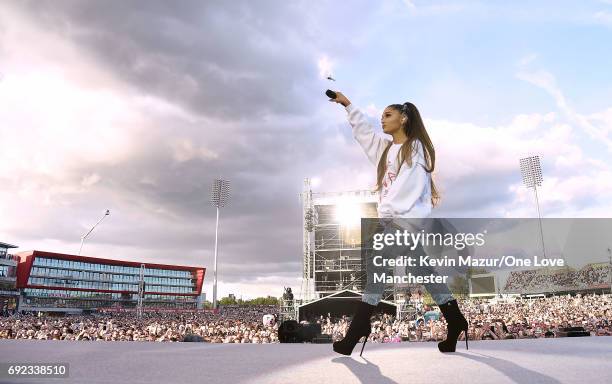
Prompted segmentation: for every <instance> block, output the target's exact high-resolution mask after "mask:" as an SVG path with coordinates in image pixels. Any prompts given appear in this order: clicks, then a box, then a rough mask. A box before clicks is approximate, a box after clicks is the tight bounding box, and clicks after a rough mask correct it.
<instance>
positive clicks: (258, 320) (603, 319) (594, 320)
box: [0, 294, 612, 343]
mask: <svg viewBox="0 0 612 384" xmlns="http://www.w3.org/2000/svg"><path fill="white" fill-rule="evenodd" d="M459 304H460V307H461V309H462V312H463V313H464V315H465V317H466V318H467V319H468V321H469V323H470V326H469V330H468V336H469V338H470V340H488V339H489V340H498V339H517V338H540V337H556V336H558V335H559V332H561V331H562V328H565V327H583V328H584V329H585V330H586V331H587V332H589V333H590V334H591V335H593V336H610V335H612V330H611V325H612V295H594V294H590V295H580V294H578V295H575V296H571V295H562V296H553V297H548V298H537V299H524V298H516V299H512V300H504V301H500V300H479V299H463V300H462V299H460V300H459ZM267 314H272V315H275V316H278V307H277V306H273V305H272V306H270V305H248V306H244V305H243V306H238V305H235V306H232V305H228V306H222V307H221V308H220V309H219V311H218V312H216V313H214V312H212V311H185V312H170V311H168V312H145V313H144V314H143V316H142V317H141V318H138V317H137V316H136V314H135V313H134V312H127V313H105V314H94V315H69V316H65V317H54V316H37V315H34V314H13V315H11V316H8V317H3V318H0V339H38V340H103V341H159V342H173V341H183V339H184V338H185V337H186V336H188V335H197V336H199V337H201V338H202V339H203V340H204V341H205V342H210V343H277V342H278V326H279V324H278V322H273V323H271V324H264V322H263V321H262V319H263V317H264V315H267ZM317 322H318V323H320V324H321V330H322V333H324V334H328V335H331V337H332V339H333V340H334V341H335V340H339V339H341V338H343V337H344V335H345V334H346V331H347V329H348V326H349V324H350V318H349V317H347V316H343V317H341V318H332V317H330V316H327V317H321V318H319V319H318V320H317ZM445 336H446V322H445V321H444V318H443V317H442V316H441V315H440V314H439V311H438V310H437V308H435V307H428V306H424V307H423V308H422V311H421V314H420V315H419V314H417V315H416V316H414V317H413V318H405V319H402V320H399V319H397V318H396V317H395V316H392V315H389V314H378V315H376V316H374V318H373V320H372V333H371V334H370V336H369V339H368V340H369V341H372V342H383V343H386V342H402V341H440V340H443V339H444V338H445ZM462 339H463V336H461V338H460V340H462Z"/></svg>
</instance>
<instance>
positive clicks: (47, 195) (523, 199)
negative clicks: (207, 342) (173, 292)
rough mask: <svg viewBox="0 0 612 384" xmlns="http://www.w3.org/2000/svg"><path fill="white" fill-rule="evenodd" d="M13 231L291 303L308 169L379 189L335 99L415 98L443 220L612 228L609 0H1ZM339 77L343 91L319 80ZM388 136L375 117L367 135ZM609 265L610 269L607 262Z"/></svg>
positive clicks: (0, 63)
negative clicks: (598, 221)
mask: <svg viewBox="0 0 612 384" xmlns="http://www.w3.org/2000/svg"><path fill="white" fill-rule="evenodd" d="M0 8H1V9H2V10H1V11H0V186H1V187H0V217H1V220H0V241H4V242H8V243H12V244H16V245H18V246H19V249H18V251H25V250H31V249H37V250H47V251H55V252H62V253H76V252H77V251H78V248H79V242H80V236H81V235H82V234H84V233H85V232H86V231H87V230H88V229H89V228H90V227H91V226H92V225H93V224H94V223H95V222H96V221H97V220H98V219H99V218H100V217H101V216H102V214H103V213H104V211H105V210H106V209H110V210H111V215H110V217H108V218H107V219H105V221H103V222H102V224H101V225H100V226H99V227H98V228H96V230H95V232H94V233H93V234H92V235H91V237H90V239H89V240H88V241H87V242H86V244H85V247H84V249H83V254H84V255H90V256H97V257H107V258H117V259H124V260H136V261H146V262H158V263H167V264H183V265H197V266H204V267H207V268H210V269H209V273H208V274H207V279H206V281H207V283H206V284H205V290H206V292H207V294H208V297H209V298H210V297H211V295H212V284H211V281H212V260H213V249H214V230H215V210H214V208H213V207H211V206H210V203H209V196H210V186H211V182H212V180H213V179H214V178H216V177H223V178H226V179H229V180H231V183H232V201H231V204H230V205H229V207H227V208H225V209H223V210H222V213H221V242H220V263H219V274H220V277H219V279H220V288H219V293H220V295H222V296H224V295H226V294H227V293H235V294H236V295H237V296H242V297H243V298H249V297H256V296H260V295H267V294H270V295H275V296H277V295H280V294H281V293H282V286H292V287H294V290H295V291H296V292H297V291H298V290H299V286H300V281H301V278H300V276H301V247H302V244H301V239H302V237H301V216H300V215H301V205H300V200H299V193H300V190H301V187H302V180H303V178H304V177H312V178H314V180H315V181H316V188H315V191H340V190H349V189H351V190H352V189H366V188H371V187H372V186H373V185H374V183H375V180H374V173H375V169H374V168H373V167H372V166H371V165H370V164H369V163H368V161H367V160H366V158H365V156H364V155H363V153H362V152H361V149H360V148H359V147H358V146H357V144H356V143H355V142H354V140H353V138H352V136H351V133H350V128H349V126H348V123H347V122H346V113H345V112H344V111H343V109H342V108H341V107H339V106H338V105H336V104H332V103H329V102H328V101H327V99H326V98H325V97H324V96H323V92H324V91H325V89H327V88H334V89H339V90H342V91H343V92H344V93H345V94H346V95H347V96H349V98H350V99H351V100H352V101H353V103H354V104H356V105H358V106H360V107H361V108H363V109H364V110H365V111H367V113H368V114H369V115H370V116H371V118H372V122H373V123H374V124H376V123H377V121H378V120H379V116H380V112H381V110H382V109H384V107H385V106H386V105H388V104H391V103H401V102H405V101H411V102H413V103H415V104H416V105H417V106H418V107H419V109H420V111H421V114H422V115H423V117H424V119H425V123H426V127H427V129H428V131H429V133H430V135H431V137H432V140H433V142H434V145H435V148H436V154H437V156H436V157H437V163H436V171H435V176H434V177H435V180H436V181H437V183H438V185H439V187H440V189H441V191H442V196H443V201H442V204H441V205H440V206H439V208H436V210H435V211H434V215H436V216H453V217H461V216H464V217H534V216H536V215H537V211H536V209H535V203H534V199H533V193H532V192H531V191H530V190H527V189H525V188H524V187H523V186H522V185H521V178H520V171H519V167H518V164H519V158H521V157H524V156H528V155H540V156H541V158H542V168H543V173H544V184H543V186H542V188H541V190H540V191H539V197H540V203H541V209H542V212H543V215H544V216H545V217H612V193H611V192H612V168H611V167H612V166H611V165H610V158H611V154H612V71H610V68H612V1H610V0H600V1H591V2H569V1H568V2H561V1H550V2H546V1H541V2H537V3H534V2H529V3H527V2H526V3H524V4H519V3H516V2H511V4H510V3H508V2H489V1H469V2H461V1H448V2H431V1H416V0H415V1H400V0H397V1H385V2H372V1H347V2H341V1H316V2H313V1H292V2H287V1H256V2H255V1H231V2H227V1H181V2H170V1H158V2H157V1H146V2H145V1H124V0H121V1H119V0H117V1H96V2H94V1H19V2H16V1H8V0H4V1H1V6H0ZM330 73H331V74H332V75H333V76H334V77H335V78H336V80H337V81H336V82H335V83H333V82H330V81H328V80H325V77H326V75H328V74H330ZM376 129H380V126H379V125H378V124H376ZM602 261H604V260H602Z"/></svg>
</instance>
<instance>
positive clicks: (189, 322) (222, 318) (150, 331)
mask: <svg viewBox="0 0 612 384" xmlns="http://www.w3.org/2000/svg"><path fill="white" fill-rule="evenodd" d="M274 313H278V308H277V307H276V306H274V305H272V306H269V305H257V306H255V305H251V306H232V305H228V306H223V307H221V308H220V309H219V311H218V312H217V313H213V312H212V311H184V312H172V311H164V312H160V311H158V312H144V313H143V315H142V317H141V318H138V316H136V314H135V313H134V312H120V313H104V314H95V315H78V316H75V315H70V316H65V317H52V316H42V317H40V316H36V315H33V314H15V315H12V316H9V317H5V318H0V339H38V340H103V341H169V342H172V341H183V339H184V338H185V336H187V335H197V336H200V337H202V338H203V340H204V341H205V342H210V343H276V342H277V341H278V335H277V328H278V326H277V325H276V324H273V325H267V326H266V325H264V324H263V322H262V318H263V316H264V315H266V314H274Z"/></svg>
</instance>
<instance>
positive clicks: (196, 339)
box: [183, 333, 204, 343]
mask: <svg viewBox="0 0 612 384" xmlns="http://www.w3.org/2000/svg"><path fill="white" fill-rule="evenodd" d="M203 341H204V338H203V337H202V336H200V335H194V334H191V333H188V334H186V335H185V337H183V342H184V343H201V342H203Z"/></svg>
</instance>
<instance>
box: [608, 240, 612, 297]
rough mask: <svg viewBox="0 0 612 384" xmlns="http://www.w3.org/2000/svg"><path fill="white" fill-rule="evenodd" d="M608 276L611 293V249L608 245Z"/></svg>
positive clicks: (611, 292)
mask: <svg viewBox="0 0 612 384" xmlns="http://www.w3.org/2000/svg"><path fill="white" fill-rule="evenodd" d="M608 260H609V264H608V277H609V278H610V294H612V249H610V247H608Z"/></svg>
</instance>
